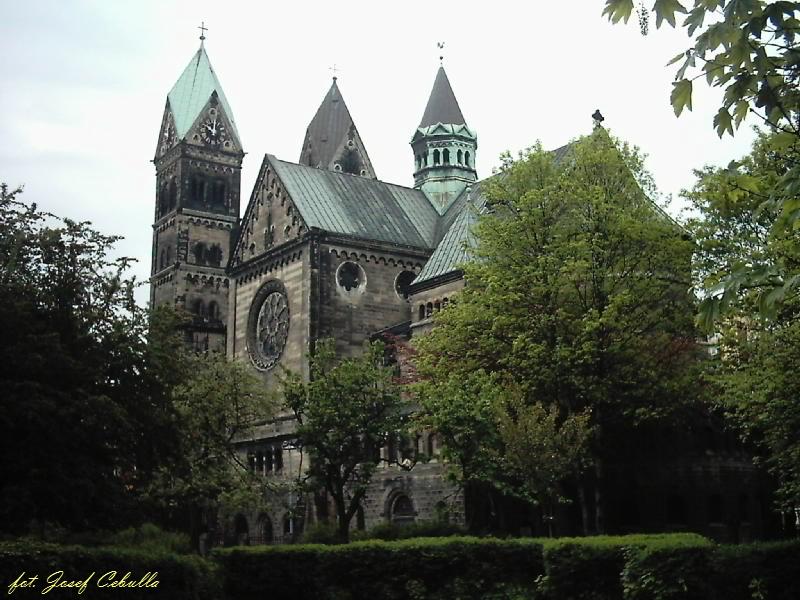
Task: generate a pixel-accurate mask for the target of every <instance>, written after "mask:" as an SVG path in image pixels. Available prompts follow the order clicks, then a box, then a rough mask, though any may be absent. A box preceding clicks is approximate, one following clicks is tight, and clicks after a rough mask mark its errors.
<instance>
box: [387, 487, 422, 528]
mask: <svg viewBox="0 0 800 600" xmlns="http://www.w3.org/2000/svg"><path fill="white" fill-rule="evenodd" d="M415 516H416V512H415V511H414V504H413V503H412V502H411V498H409V497H408V496H406V495H405V494H397V495H396V496H395V497H394V499H393V500H392V504H391V508H390V509H389V520H390V521H391V522H392V523H393V524H395V525H399V526H401V527H402V526H403V525H410V524H411V523H413V522H414V517H415Z"/></svg>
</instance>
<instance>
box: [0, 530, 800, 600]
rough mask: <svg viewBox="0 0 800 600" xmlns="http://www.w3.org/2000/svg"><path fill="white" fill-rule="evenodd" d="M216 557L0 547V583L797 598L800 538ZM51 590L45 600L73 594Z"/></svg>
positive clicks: (667, 599)
mask: <svg viewBox="0 0 800 600" xmlns="http://www.w3.org/2000/svg"><path fill="white" fill-rule="evenodd" d="M213 558H214V560H213V561H209V560H205V559H202V558H199V557H196V556H185V555H176V554H171V553H167V552H160V551H154V550H152V549H147V550H143V549H134V548H119V547H100V548H84V547H80V546H58V545H54V544H44V543H40V542H31V541H24V540H23V541H16V542H3V543H0V579H2V581H4V582H5V586H6V593H7V592H8V587H7V586H8V585H9V584H10V583H11V582H13V581H15V580H16V579H17V578H18V577H19V576H20V574H22V573H23V572H25V574H26V575H25V577H30V576H32V575H34V574H38V575H39V580H38V582H37V586H36V588H35V589H25V588H18V589H17V590H16V591H15V592H14V597H18V598H23V599H24V598H33V597H34V596H40V595H41V592H42V591H43V589H44V587H45V586H46V585H47V583H46V581H45V580H46V578H47V577H48V576H49V575H50V574H51V573H53V572H55V571H58V570H63V571H64V572H65V579H70V580H80V579H82V578H85V577H86V576H88V575H89V574H90V573H92V572H94V573H95V575H94V578H93V580H92V582H91V583H90V585H89V586H88V588H87V590H86V592H85V595H84V596H83V597H86V598H90V599H91V598H97V599H101V600H102V599H110V598H118V597H119V594H120V593H121V594H123V595H124V596H125V597H126V598H129V599H132V600H143V599H145V598H148V599H150V600H152V599H153V598H169V599H170V600H220V599H221V598H224V597H227V598H229V599H230V600H249V599H254V600H255V599H258V600H282V599H284V598H285V599H291V600H303V599H306V598H307V599H309V600H310V599H314V600H316V599H320V600H325V599H331V600H360V599H364V600H366V599H370V600H372V599H377V598H380V599H384V598H385V599H388V600H394V599H396V600H400V599H402V600H406V599H408V600H419V599H423V598H424V599H433V600H435V599H445V598H447V599H450V598H458V599H462V600H468V599H478V598H482V599H484V598H485V599H495V600H499V599H506V600H522V599H526V598H527V599H532V600H645V599H646V600H673V599H674V600H677V599H681V600H694V599H697V600H701V599H702V600H706V599H708V600H797V599H798V598H800V578H798V577H797V574H798V573H800V540H793V541H789V542H773V543H761V544H749V545H742V546H717V545H714V544H712V543H711V542H709V541H708V540H706V539H705V538H702V537H700V536H698V535H694V534H670V535H633V536H621V537H589V538H564V539H556V540H536V539H512V540H498V539H491V538H470V537H450V538H416V539H410V540H400V541H393V542H384V541H378V540H371V541H364V542H355V543H351V544H348V545H340V546H323V545H314V544H307V545H295V546H261V547H257V546H254V547H238V548H229V549H223V550H216V551H215V552H214V553H213ZM109 571H117V572H118V573H119V576H122V575H123V574H124V573H126V572H128V571H130V572H131V574H132V576H131V577H130V578H129V579H130V580H134V581H137V580H139V579H140V578H141V577H142V576H144V575H145V573H147V572H148V571H149V572H158V577H157V579H158V581H159V584H158V587H157V588H156V589H149V588H138V589H137V588H127V589H124V590H121V589H119V588H111V587H108V588H98V587H97V582H98V578H99V577H100V576H101V575H102V574H104V573H106V572H109ZM76 593H77V590H76V589H74V588H71V589H64V590H60V591H59V590H53V593H52V594H50V597H52V598H62V597H64V598H66V597H73V595H76Z"/></svg>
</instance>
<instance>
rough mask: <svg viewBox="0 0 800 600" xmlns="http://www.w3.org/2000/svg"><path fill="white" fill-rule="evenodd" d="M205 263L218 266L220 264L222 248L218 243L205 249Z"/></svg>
mask: <svg viewBox="0 0 800 600" xmlns="http://www.w3.org/2000/svg"><path fill="white" fill-rule="evenodd" d="M206 263H208V264H209V265H211V266H212V267H218V266H220V265H221V264H222V248H220V247H219V244H214V245H213V246H211V247H210V248H208V250H206Z"/></svg>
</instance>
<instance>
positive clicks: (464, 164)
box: [411, 67, 478, 211]
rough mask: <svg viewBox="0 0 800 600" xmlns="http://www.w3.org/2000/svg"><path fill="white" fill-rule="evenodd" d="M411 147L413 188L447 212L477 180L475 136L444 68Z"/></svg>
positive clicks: (476, 139)
mask: <svg viewBox="0 0 800 600" xmlns="http://www.w3.org/2000/svg"><path fill="white" fill-rule="evenodd" d="M411 148H412V149H413V151H414V167H415V168H414V187H416V188H418V189H421V190H422V191H423V192H425V193H426V194H427V196H428V197H429V198H430V199H431V201H432V202H433V204H434V205H435V206H436V207H437V208H438V209H439V210H440V211H444V210H446V209H447V208H448V207H449V206H450V204H451V203H452V202H453V201H454V200H455V199H456V198H457V197H458V196H459V194H460V193H461V192H462V191H463V190H464V188H465V187H466V186H467V185H468V184H470V183H471V182H473V181H475V180H476V179H477V173H476V172H475V151H476V150H477V148H478V137H477V135H476V134H475V132H474V131H473V130H471V129H470V128H469V127H467V123H466V120H465V119H464V115H462V114H461V108H459V106H458V101H457V100H456V96H455V94H454V93H453V88H452V87H451V86H450V81H449V80H448V79H447V73H445V70H444V67H439V72H438V73H437V74H436V81H434V83H433V90H431V95H430V98H429V99H428V105H427V106H426V107H425V114H423V116H422V121H421V122H420V124H419V127H418V128H417V131H416V132H415V133H414V137H413V138H412V140H411Z"/></svg>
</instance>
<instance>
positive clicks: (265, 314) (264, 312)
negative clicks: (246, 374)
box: [247, 280, 289, 371]
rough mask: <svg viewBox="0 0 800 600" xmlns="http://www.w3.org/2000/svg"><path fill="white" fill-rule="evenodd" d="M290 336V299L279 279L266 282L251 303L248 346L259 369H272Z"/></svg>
mask: <svg viewBox="0 0 800 600" xmlns="http://www.w3.org/2000/svg"><path fill="white" fill-rule="evenodd" d="M288 337H289V301H288V299H287V297H286V290H285V288H284V287H283V284H282V283H281V282H280V281H277V280H273V281H269V282H267V283H265V284H264V285H263V286H262V287H261V289H260V290H258V293H257V294H256V297H255V299H254V301H253V304H252V305H251V306H250V316H249V319H248V324H247V349H248V352H249V354H250V360H252V361H253V364H254V365H255V366H256V367H258V368H259V369H261V370H264V371H265V370H267V369H271V368H272V367H274V366H275V363H277V362H278V359H280V357H281V354H283V348H284V346H286V339H287V338H288Z"/></svg>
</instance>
